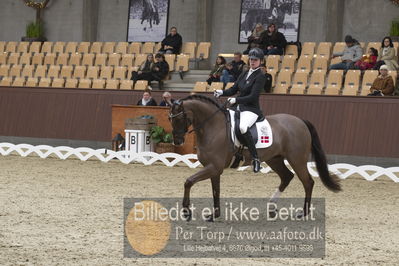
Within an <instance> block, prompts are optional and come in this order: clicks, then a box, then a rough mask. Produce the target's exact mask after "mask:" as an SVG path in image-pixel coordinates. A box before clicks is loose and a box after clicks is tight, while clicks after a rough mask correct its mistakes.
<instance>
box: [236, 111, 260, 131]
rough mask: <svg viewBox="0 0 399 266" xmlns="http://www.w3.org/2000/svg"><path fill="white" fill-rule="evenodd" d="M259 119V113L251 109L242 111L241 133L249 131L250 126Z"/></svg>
mask: <svg viewBox="0 0 399 266" xmlns="http://www.w3.org/2000/svg"><path fill="white" fill-rule="evenodd" d="M256 120H258V115H257V114H255V113H252V112H250V111H244V112H241V116H240V131H241V134H245V133H247V130H248V128H250V127H251V126H252V125H253V124H255V122H256Z"/></svg>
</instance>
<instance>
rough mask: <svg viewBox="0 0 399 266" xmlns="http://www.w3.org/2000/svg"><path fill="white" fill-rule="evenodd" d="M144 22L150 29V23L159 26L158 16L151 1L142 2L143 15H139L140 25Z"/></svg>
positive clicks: (144, 0)
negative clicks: (147, 23) (148, 24)
mask: <svg viewBox="0 0 399 266" xmlns="http://www.w3.org/2000/svg"><path fill="white" fill-rule="evenodd" d="M144 20H147V21H148V22H149V23H150V29H151V28H152V22H153V21H154V22H155V24H156V25H158V24H159V14H158V10H157V8H156V6H155V5H154V2H153V1H152V0H143V13H142V15H141V24H143V22H144Z"/></svg>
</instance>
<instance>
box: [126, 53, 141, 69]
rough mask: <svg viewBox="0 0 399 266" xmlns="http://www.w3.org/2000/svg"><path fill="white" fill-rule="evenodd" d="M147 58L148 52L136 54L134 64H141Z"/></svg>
mask: <svg viewBox="0 0 399 266" xmlns="http://www.w3.org/2000/svg"><path fill="white" fill-rule="evenodd" d="M146 59H147V55H146V54H136V60H135V61H134V66H138V67H139V66H141V64H142V63H143V62H144V61H145V60H146ZM122 61H123V59H122Z"/></svg>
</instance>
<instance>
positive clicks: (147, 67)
mask: <svg viewBox="0 0 399 266" xmlns="http://www.w3.org/2000/svg"><path fill="white" fill-rule="evenodd" d="M153 67H154V56H153V55H152V54H148V55H147V59H146V60H145V61H144V62H143V63H142V64H141V66H140V67H139V69H138V71H133V72H132V78H131V79H132V80H133V83H134V84H136V81H137V80H139V79H143V78H144V77H146V76H148V75H149V73H151V70H152V68H153ZM134 84H133V86H134Z"/></svg>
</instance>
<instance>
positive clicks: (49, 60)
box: [43, 53, 56, 65]
mask: <svg viewBox="0 0 399 266" xmlns="http://www.w3.org/2000/svg"><path fill="white" fill-rule="evenodd" d="M55 59H56V54H54V53H47V54H46V55H45V56H44V61H43V65H55Z"/></svg>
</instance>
